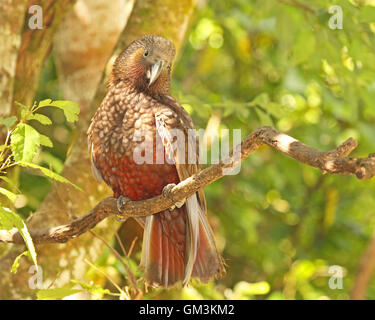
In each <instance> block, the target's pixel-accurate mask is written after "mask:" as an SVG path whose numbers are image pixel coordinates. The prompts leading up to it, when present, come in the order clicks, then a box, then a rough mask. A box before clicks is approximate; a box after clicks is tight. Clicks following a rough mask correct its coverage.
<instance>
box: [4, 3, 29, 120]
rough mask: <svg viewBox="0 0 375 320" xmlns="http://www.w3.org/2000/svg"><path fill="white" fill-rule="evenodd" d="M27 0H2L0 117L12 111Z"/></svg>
mask: <svg viewBox="0 0 375 320" xmlns="http://www.w3.org/2000/svg"><path fill="white" fill-rule="evenodd" d="M26 5H27V0H14V1H11V0H2V1H1V2H0V21H1V28H0V57H1V59H0V106H1V108H0V117H6V116H8V115H9V114H10V112H11V107H12V100H13V85H14V76H15V74H16V61H17V54H18V49H19V47H20V45H21V31H22V26H23V23H24V15H25V12H26Z"/></svg>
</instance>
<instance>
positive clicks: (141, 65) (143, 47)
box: [111, 35, 176, 94]
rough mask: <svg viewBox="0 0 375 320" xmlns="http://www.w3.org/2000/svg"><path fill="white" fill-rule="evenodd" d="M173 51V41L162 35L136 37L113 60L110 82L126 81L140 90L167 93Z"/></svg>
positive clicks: (173, 55)
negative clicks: (136, 38)
mask: <svg viewBox="0 0 375 320" xmlns="http://www.w3.org/2000/svg"><path fill="white" fill-rule="evenodd" d="M175 54H176V49H175V47H174V45H173V43H172V42H171V41H169V40H167V39H165V38H163V37H159V36H155V35H148V36H144V37H142V38H140V39H138V40H135V41H134V42H132V43H131V44H130V45H129V47H128V48H127V49H125V50H124V51H123V52H122V53H121V54H120V55H119V56H118V58H117V59H116V61H115V64H114V66H113V70H112V79H111V83H112V84H114V83H118V82H121V81H126V82H127V83H129V84H130V85H132V86H134V87H135V88H136V89H137V90H140V91H143V92H147V93H150V94H163V93H168V92H169V87H170V73H171V67H172V62H173V59H174V57H175Z"/></svg>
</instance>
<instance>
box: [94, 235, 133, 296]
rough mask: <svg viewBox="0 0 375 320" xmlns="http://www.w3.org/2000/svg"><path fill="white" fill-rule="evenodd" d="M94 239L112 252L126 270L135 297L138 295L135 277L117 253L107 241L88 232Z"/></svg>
mask: <svg viewBox="0 0 375 320" xmlns="http://www.w3.org/2000/svg"><path fill="white" fill-rule="evenodd" d="M89 232H90V233H91V234H92V235H93V236H94V237H96V238H98V239H99V240H101V241H102V242H103V243H104V244H105V245H106V246H107V247H108V248H109V249H110V250H111V251H112V252H113V254H114V255H115V256H116V257H117V259H119V260H120V262H121V263H122V265H123V266H124V268H125V270H126V273H127V274H128V276H129V280H130V283H131V284H132V286H133V288H134V290H135V291H136V295H138V293H139V292H140V290H139V288H138V285H137V281H136V280H135V276H134V274H133V272H132V271H131V270H130V268H129V266H128V265H127V264H126V263H125V261H124V259H123V258H122V257H121V255H120V254H119V253H118V252H117V250H116V249H114V248H113V247H112V246H111V245H110V244H109V243H108V241H106V240H105V239H104V238H103V237H101V236H100V235H98V234H96V233H95V232H94V231H92V230H90V231H89Z"/></svg>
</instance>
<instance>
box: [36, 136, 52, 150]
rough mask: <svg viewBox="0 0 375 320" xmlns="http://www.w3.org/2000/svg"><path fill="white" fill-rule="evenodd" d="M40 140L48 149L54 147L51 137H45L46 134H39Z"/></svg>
mask: <svg viewBox="0 0 375 320" xmlns="http://www.w3.org/2000/svg"><path fill="white" fill-rule="evenodd" d="M39 139H40V145H42V146H46V147H48V148H52V147H53V143H52V141H51V139H50V138H49V137H47V136H45V135H44V134H41V133H39Z"/></svg>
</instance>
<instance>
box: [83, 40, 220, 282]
mask: <svg viewBox="0 0 375 320" xmlns="http://www.w3.org/2000/svg"><path fill="white" fill-rule="evenodd" d="M174 57H175V48H174V45H173V43H172V42H171V41H169V40H167V39H164V38H162V37H159V36H155V35H148V36H144V37H142V38H140V39H138V40H136V41H134V42H132V43H131V44H130V45H129V47H128V48H127V49H126V50H124V51H123V52H122V53H121V54H120V55H119V56H118V58H117V59H116V61H115V63H114V66H113V70H112V74H111V79H110V82H109V89H108V93H107V95H106V97H105V98H104V99H103V101H102V103H101V105H100V107H99V108H98V110H97V111H96V113H95V115H94V117H93V118H92V120H91V125H90V127H89V129H88V143H89V148H90V150H91V159H92V170H93V174H94V176H95V177H96V178H97V179H98V180H104V181H105V182H106V183H107V184H108V185H109V186H110V187H111V188H112V190H113V193H114V197H116V198H118V199H121V200H123V199H124V198H125V199H126V198H129V199H131V200H143V199H147V198H151V197H154V196H157V195H160V194H162V193H163V194H167V195H168V190H170V187H171V186H173V184H177V183H179V182H180V181H182V180H184V179H186V178H188V177H189V176H191V175H193V174H194V173H196V172H198V171H199V164H198V151H197V150H198V148H197V147H196V143H195V142H196V138H195V136H194V135H191V134H189V130H190V131H192V130H191V129H194V125H193V122H192V120H191V118H190V116H189V114H188V113H187V112H186V111H185V110H184V108H183V107H182V106H180V105H179V103H178V102H177V101H176V100H175V99H174V98H172V97H171V96H170V74H171V66H172V62H173V59H174ZM173 130H175V131H176V130H177V131H178V132H181V133H182V138H184V139H182V140H183V141H184V142H183V143H180V141H181V139H180V141H179V143H177V146H176V143H175V142H176V139H175V136H174V135H173V134H171V132H172V131H173ZM180 138H181V136H180ZM157 141H160V142H161V143H157ZM145 143H146V145H145ZM147 143H148V144H147ZM145 146H146V147H145ZM188 150H190V151H191V150H193V154H194V156H193V158H194V160H193V161H191V158H192V157H191V156H189V159H187V157H188ZM147 154H148V155H150V154H151V156H149V157H148V158H147ZM142 157H143V158H142ZM139 158H141V159H145V158H147V159H146V160H147V161H143V163H142V161H139ZM160 159H162V160H163V161H160ZM189 160H190V161H189ZM206 211H207V210H206V201H205V197H204V193H203V190H199V191H198V192H196V193H195V194H194V195H192V196H190V197H189V198H187V199H186V201H184V202H182V203H175V206H173V207H172V208H171V209H169V210H165V211H162V212H159V213H157V214H154V215H150V216H147V217H145V218H137V221H138V222H139V223H140V224H141V225H142V226H143V228H144V234H143V245H142V258H141V266H143V267H144V268H145V278H146V281H147V283H148V284H150V285H152V286H158V285H161V286H164V287H169V286H172V285H174V284H176V283H178V282H182V283H183V285H185V284H186V283H187V282H188V281H189V280H190V279H191V278H199V279H200V280H201V281H202V282H207V281H208V280H210V279H212V278H213V277H215V276H219V275H220V274H221V273H222V272H223V271H224V267H223V262H222V258H221V257H220V255H219V254H218V252H217V249H216V246H215V240H214V236H213V233H212V230H211V228H210V226H209V223H208V221H207V215H206Z"/></svg>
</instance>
